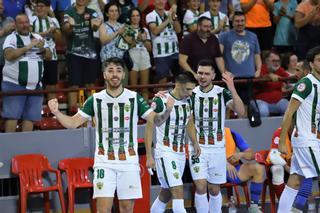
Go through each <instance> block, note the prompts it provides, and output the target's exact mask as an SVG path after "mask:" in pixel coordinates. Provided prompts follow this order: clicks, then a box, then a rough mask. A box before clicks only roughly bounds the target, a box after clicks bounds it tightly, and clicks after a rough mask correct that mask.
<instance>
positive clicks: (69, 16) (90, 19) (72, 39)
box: [62, 0, 101, 113]
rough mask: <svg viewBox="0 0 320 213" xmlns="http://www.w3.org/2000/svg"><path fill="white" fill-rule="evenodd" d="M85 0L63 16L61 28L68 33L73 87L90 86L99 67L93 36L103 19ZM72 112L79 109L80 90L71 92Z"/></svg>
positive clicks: (69, 69)
mask: <svg viewBox="0 0 320 213" xmlns="http://www.w3.org/2000/svg"><path fill="white" fill-rule="evenodd" d="M86 3H87V2H86V0H76V3H75V5H74V6H72V7H71V8H70V9H69V10H68V11H66V14H65V15H64V23H63V26H62V30H63V32H64V34H65V35H66V36H67V44H68V46H67V56H66V59H67V67H68V72H69V85H70V86H71V88H78V87H79V86H86V87H90V86H93V83H94V82H95V80H96V77H97V72H98V71H99V70H100V67H99V63H98V61H97V53H96V50H95V43H94V38H93V31H96V30H97V29H98V28H99V26H100V24H101V19H99V18H97V17H98V15H97V13H96V12H95V11H94V10H92V9H89V8H87V7H86ZM68 102H69V103H68V104H69V112H71V113H74V112H76V111H77V93H76V92H70V93H69V101H68Z"/></svg>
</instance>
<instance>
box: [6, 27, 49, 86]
mask: <svg viewBox="0 0 320 213" xmlns="http://www.w3.org/2000/svg"><path fill="white" fill-rule="evenodd" d="M32 39H42V37H41V36H40V35H38V34H34V33H29V35H19V34H18V33H17V32H12V33H11V34H10V35H8V36H7V38H6V40H5V41H4V44H3V50H4V51H5V49H7V48H13V49H18V48H23V47H25V46H27V45H28V44H30V43H31V40H32ZM44 48H48V44H47V42H45V45H44ZM2 72H3V81H7V82H11V83H14V84H17V85H21V86H24V87H26V89H30V90H34V89H36V88H39V87H41V86H42V85H41V80H42V75H43V60H42V56H41V55H40V54H39V48H38V47H33V48H32V49H30V50H29V51H28V52H26V53H25V54H24V55H22V56H21V57H20V58H17V59H16V60H14V61H8V60H5V65H4V67H3V70H2Z"/></svg>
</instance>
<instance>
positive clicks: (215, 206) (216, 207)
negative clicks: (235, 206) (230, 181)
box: [209, 192, 222, 213]
mask: <svg viewBox="0 0 320 213" xmlns="http://www.w3.org/2000/svg"><path fill="white" fill-rule="evenodd" d="M221 207H222V196H221V193H220V192H219V194H218V195H216V196H213V195H210V200H209V209H210V213H211V212H212V213H219V212H221Z"/></svg>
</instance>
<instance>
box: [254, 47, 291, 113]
mask: <svg viewBox="0 0 320 213" xmlns="http://www.w3.org/2000/svg"><path fill="white" fill-rule="evenodd" d="M280 64H281V60H280V56H279V54H278V53H277V52H274V51H270V52H268V53H267V55H266V63H265V64H263V65H262V68H261V77H262V78H267V79H271V81H272V82H269V81H268V82H265V83H261V84H258V85H256V87H255V99H256V100H257V104H258V107H259V110H260V115H261V117H267V116H269V115H270V113H275V114H280V115H283V114H284V112H285V111H286V109H287V106H288V103H289V101H288V100H287V99H285V98H284V97H283V92H284V88H285V86H286V85H285V83H284V82H281V81H279V78H281V77H289V74H288V73H287V72H286V71H285V70H284V69H283V68H282V67H281V66H280ZM251 105H252V106H253V107H256V105H255V104H254V103H253V101H251Z"/></svg>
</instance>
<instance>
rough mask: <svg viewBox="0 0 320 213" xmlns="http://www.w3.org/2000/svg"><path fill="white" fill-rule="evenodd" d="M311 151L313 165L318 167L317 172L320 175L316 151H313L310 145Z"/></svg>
mask: <svg viewBox="0 0 320 213" xmlns="http://www.w3.org/2000/svg"><path fill="white" fill-rule="evenodd" d="M309 152H310V154H311V159H312V162H313V165H314V167H315V168H316V171H317V174H318V176H319V175H320V170H319V166H318V163H317V160H316V157H315V156H314V153H313V151H312V149H311V147H309Z"/></svg>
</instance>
